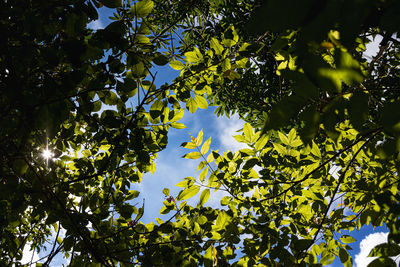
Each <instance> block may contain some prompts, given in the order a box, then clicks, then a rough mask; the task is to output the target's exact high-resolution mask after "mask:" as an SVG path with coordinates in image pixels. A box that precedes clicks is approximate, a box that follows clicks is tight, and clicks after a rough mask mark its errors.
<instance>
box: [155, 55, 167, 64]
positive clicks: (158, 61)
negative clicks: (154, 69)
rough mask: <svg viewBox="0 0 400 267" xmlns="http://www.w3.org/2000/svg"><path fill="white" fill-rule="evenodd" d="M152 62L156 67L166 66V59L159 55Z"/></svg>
mask: <svg viewBox="0 0 400 267" xmlns="http://www.w3.org/2000/svg"><path fill="white" fill-rule="evenodd" d="M153 62H154V63H155V64H156V65H158V66H164V65H166V64H168V57H167V56H165V55H163V54H159V55H158V56H156V57H155V58H154V59H153Z"/></svg>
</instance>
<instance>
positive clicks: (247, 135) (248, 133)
mask: <svg viewBox="0 0 400 267" xmlns="http://www.w3.org/2000/svg"><path fill="white" fill-rule="evenodd" d="M243 132H244V136H245V138H246V141H248V142H251V137H252V136H253V128H252V127H251V125H250V124H249V123H245V124H244V126H243Z"/></svg>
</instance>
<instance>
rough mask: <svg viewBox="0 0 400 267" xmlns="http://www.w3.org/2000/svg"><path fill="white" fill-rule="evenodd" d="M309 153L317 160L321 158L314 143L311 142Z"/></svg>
mask: <svg viewBox="0 0 400 267" xmlns="http://www.w3.org/2000/svg"><path fill="white" fill-rule="evenodd" d="M311 153H312V154H313V155H314V156H316V157H317V158H321V151H319V148H318V146H317V145H316V144H315V142H314V141H313V142H312V148H311Z"/></svg>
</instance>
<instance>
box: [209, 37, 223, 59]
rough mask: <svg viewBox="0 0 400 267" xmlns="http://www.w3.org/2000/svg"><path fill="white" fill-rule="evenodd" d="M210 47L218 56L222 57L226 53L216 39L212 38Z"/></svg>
mask: <svg viewBox="0 0 400 267" xmlns="http://www.w3.org/2000/svg"><path fill="white" fill-rule="evenodd" d="M210 47H211V49H213V50H214V52H215V54H216V55H221V54H222V52H223V51H224V47H223V46H222V45H221V44H220V43H219V41H218V40H217V39H216V38H211V43H210Z"/></svg>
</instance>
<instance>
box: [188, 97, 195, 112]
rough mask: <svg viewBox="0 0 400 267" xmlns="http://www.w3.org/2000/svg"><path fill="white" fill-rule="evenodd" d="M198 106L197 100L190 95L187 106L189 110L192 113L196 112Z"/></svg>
mask: <svg viewBox="0 0 400 267" xmlns="http://www.w3.org/2000/svg"><path fill="white" fill-rule="evenodd" d="M197 107H198V106H197V102H196V101H195V100H194V99H193V98H192V97H190V98H189V99H188V101H187V102H186V108H187V109H188V110H189V112H190V113H195V112H196V110H197Z"/></svg>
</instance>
